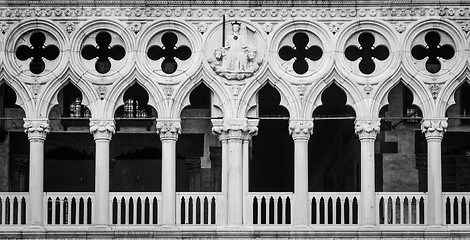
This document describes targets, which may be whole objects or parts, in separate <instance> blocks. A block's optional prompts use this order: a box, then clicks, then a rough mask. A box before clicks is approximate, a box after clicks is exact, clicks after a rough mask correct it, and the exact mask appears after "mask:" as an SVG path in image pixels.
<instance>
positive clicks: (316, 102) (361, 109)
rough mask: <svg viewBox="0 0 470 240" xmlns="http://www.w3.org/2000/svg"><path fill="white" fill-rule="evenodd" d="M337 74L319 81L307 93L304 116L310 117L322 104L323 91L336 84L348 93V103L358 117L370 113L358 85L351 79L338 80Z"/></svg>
mask: <svg viewBox="0 0 470 240" xmlns="http://www.w3.org/2000/svg"><path fill="white" fill-rule="evenodd" d="M337 79H341V78H338V76H337V74H334V75H332V76H330V77H329V78H327V80H324V81H319V82H318V83H317V84H316V85H314V86H313V87H312V88H311V89H310V90H309V91H308V92H307V93H306V94H305V108H304V109H305V111H303V112H304V115H305V116H303V117H305V118H310V117H311V116H312V114H313V112H314V111H315V109H316V108H317V107H319V106H320V105H322V101H321V96H322V94H323V92H324V91H325V90H326V89H327V88H328V87H330V86H331V84H336V85H337V86H338V87H339V88H341V90H343V92H344V93H345V94H346V105H347V106H350V107H351V108H352V109H353V110H354V112H356V117H365V116H367V115H368V108H367V105H366V103H365V101H364V97H363V96H362V94H361V91H360V89H359V88H358V86H357V85H356V84H354V83H352V82H350V81H346V80H343V81H338V80H337Z"/></svg>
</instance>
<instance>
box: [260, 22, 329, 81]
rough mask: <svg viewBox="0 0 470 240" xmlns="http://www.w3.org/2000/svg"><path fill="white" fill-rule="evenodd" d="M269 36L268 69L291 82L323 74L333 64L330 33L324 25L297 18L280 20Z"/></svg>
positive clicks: (311, 79) (317, 77) (312, 79)
mask: <svg viewBox="0 0 470 240" xmlns="http://www.w3.org/2000/svg"><path fill="white" fill-rule="evenodd" d="M270 37H271V38H270V39H269V40H268V47H269V52H270V53H271V55H270V58H269V62H268V64H270V66H271V70H272V71H273V72H274V73H275V74H276V75H278V76H279V77H280V78H282V79H285V80H287V81H290V82H292V83H300V82H302V83H308V82H312V81H315V80H316V79H319V78H321V77H324V76H325V75H326V74H327V73H328V72H330V71H331V68H332V67H333V58H332V57H331V55H332V54H333V52H334V51H333V47H334V46H333V44H332V43H333V35H332V33H331V32H330V31H329V30H328V29H327V28H326V26H325V25H322V24H319V23H317V22H312V21H304V20H298V21H293V22H286V23H283V24H281V25H280V26H279V27H278V28H277V30H275V31H273V32H272V33H270Z"/></svg>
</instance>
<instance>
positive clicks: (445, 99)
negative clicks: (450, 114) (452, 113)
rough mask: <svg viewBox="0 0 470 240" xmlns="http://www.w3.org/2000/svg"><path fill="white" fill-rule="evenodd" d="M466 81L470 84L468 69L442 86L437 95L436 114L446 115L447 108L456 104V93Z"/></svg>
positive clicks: (438, 115) (439, 115)
mask: <svg viewBox="0 0 470 240" xmlns="http://www.w3.org/2000/svg"><path fill="white" fill-rule="evenodd" d="M465 82H467V83H469V84H470V74H469V73H468V71H467V72H466V73H465V74H462V75H461V76H460V77H458V78H457V79H454V80H453V81H449V82H447V83H446V84H443V85H442V86H441V89H440V91H439V95H437V97H436V116H437V117H445V115H446V112H447V110H448V109H449V108H450V107H451V106H452V105H454V104H455V103H456V102H455V93H456V91H457V89H458V88H459V87H460V86H462V85H463V84H464V83H465Z"/></svg>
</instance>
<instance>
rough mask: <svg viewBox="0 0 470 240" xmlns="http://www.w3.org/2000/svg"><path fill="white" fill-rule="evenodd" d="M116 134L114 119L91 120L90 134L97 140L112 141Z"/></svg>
mask: <svg viewBox="0 0 470 240" xmlns="http://www.w3.org/2000/svg"><path fill="white" fill-rule="evenodd" d="M115 132H116V125H115V122H114V119H90V133H91V134H93V137H94V139H95V140H111V137H112V136H113V134H114V133H115Z"/></svg>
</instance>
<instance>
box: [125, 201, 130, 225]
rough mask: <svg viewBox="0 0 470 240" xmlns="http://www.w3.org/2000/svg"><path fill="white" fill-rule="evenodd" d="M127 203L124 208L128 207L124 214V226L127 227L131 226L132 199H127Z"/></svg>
mask: <svg viewBox="0 0 470 240" xmlns="http://www.w3.org/2000/svg"><path fill="white" fill-rule="evenodd" d="M124 200H125V202H124V206H125V207H126V208H125V212H124V224H125V225H129V218H130V217H131V216H130V213H131V212H130V209H131V198H130V197H129V198H125V199H124Z"/></svg>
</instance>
